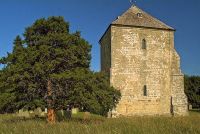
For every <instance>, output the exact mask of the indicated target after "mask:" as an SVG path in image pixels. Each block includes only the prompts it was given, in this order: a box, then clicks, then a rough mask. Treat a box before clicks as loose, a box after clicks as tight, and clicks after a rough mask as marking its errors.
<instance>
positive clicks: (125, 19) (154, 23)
mask: <svg viewBox="0 0 200 134" xmlns="http://www.w3.org/2000/svg"><path fill="white" fill-rule="evenodd" d="M139 12H141V13H142V14H143V15H144V16H143V17H136V16H135V15H137V13H139ZM111 24H120V25H130V26H141V27H151V28H159V29H168V30H174V28H172V27H170V26H168V25H167V24H165V23H164V22H162V21H161V20H159V19H157V18H155V17H153V16H152V15H150V14H149V13H147V12H145V11H143V10H142V9H140V8H139V7H137V6H136V5H133V6H131V7H130V8H129V9H128V10H126V11H125V12H124V13H122V14H121V16H118V17H117V19H115V20H114V21H113V22H112V23H111Z"/></svg>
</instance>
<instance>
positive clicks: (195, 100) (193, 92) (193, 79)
mask: <svg viewBox="0 0 200 134" xmlns="http://www.w3.org/2000/svg"><path fill="white" fill-rule="evenodd" d="M184 81H185V93H186V95H187V97H188V101H189V103H190V104H191V105H192V106H193V107H194V108H200V77H199V76H187V75H185V80H184Z"/></svg>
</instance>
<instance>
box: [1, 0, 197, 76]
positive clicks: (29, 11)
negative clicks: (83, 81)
mask: <svg viewBox="0 0 200 134" xmlns="http://www.w3.org/2000/svg"><path fill="white" fill-rule="evenodd" d="M133 1H134V0H133ZM131 5H132V4H131V3H130V0H1V1H0V17H1V19H0V57H3V56H6V55H7V52H11V51H12V47H13V40H14V38H15V37H16V36H17V35H21V36H23V33H24V30H25V28H26V27H28V26H30V25H31V24H32V23H33V22H34V21H35V20H36V19H39V18H42V17H45V18H47V17H49V16H63V17H64V18H65V20H66V21H68V22H69V23H70V30H71V32H75V31H81V35H82V37H83V38H85V39H86V40H87V41H88V42H89V43H90V44H91V45H92V61H91V69H92V70H94V71H99V70H100V47H99V43H98V41H99V39H100V38H101V36H102V35H103V33H104V32H105V30H106V28H107V27H108V25H109V24H110V23H111V22H112V21H113V20H115V19H116V17H117V16H120V15H121V14H122V13H123V12H125V11H126V10H127V9H128V8H130V6H131ZM136 5H137V6H138V7H139V8H141V9H142V10H144V11H146V12H147V13H149V14H151V15H152V16H154V17H156V18H158V19H159V20H161V21H163V22H164V23H166V24H168V25H169V26H172V27H173V28H175V29H176V32H175V48H176V50H177V52H178V53H179V55H180V57H181V68H182V72H183V73H184V74H188V75H200V43H199V42H198V41H199V40H200V0H136ZM1 67H2V66H1Z"/></svg>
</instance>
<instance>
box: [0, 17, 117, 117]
mask: <svg viewBox="0 0 200 134" xmlns="http://www.w3.org/2000/svg"><path fill="white" fill-rule="evenodd" d="M23 35H24V39H21V38H20V36H17V37H16V39H15V41H14V47H13V51H12V53H8V55H7V56H6V57H3V58H1V60H0V63H1V64H4V65H5V67H4V68H3V69H2V70H1V71H0V92H1V95H0V110H1V111H5V112H13V111H15V110H18V109H21V108H27V109H34V108H36V107H47V106H48V107H51V108H53V109H65V108H67V107H68V106H70V107H79V108H81V109H83V110H87V111H89V112H93V113H99V114H102V115H103V114H104V115H105V113H106V112H107V111H108V110H109V109H112V108H113V107H115V105H116V103H117V102H118V100H119V98H120V93H119V91H117V90H115V89H114V88H112V87H110V86H109V80H108V78H107V77H106V76H105V75H104V74H103V73H94V72H92V71H90V69H89V67H90V60H91V54H90V52H91V45H90V44H89V43H88V42H87V41H86V40H85V39H83V38H82V37H81V35H80V32H75V33H70V32H69V23H68V22H65V20H64V19H63V17H49V18H47V19H45V18H42V19H38V20H36V21H35V22H34V23H33V25H31V26H30V27H28V28H26V29H25V32H24V34H23ZM48 82H51V88H52V89H51V90H52V91H51V95H48ZM48 100H51V102H52V103H51V105H47V104H48Z"/></svg>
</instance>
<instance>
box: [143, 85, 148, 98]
mask: <svg viewBox="0 0 200 134" xmlns="http://www.w3.org/2000/svg"><path fill="white" fill-rule="evenodd" d="M143 95H144V96H147V86H146V85H144V87H143Z"/></svg>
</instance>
